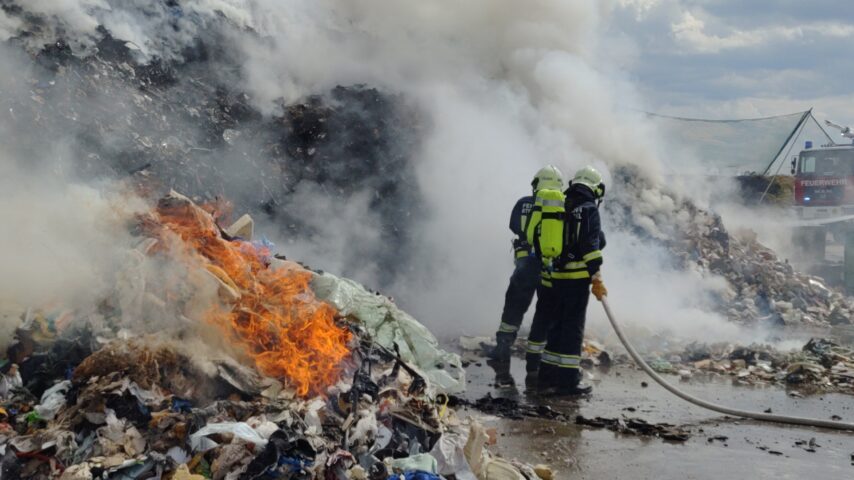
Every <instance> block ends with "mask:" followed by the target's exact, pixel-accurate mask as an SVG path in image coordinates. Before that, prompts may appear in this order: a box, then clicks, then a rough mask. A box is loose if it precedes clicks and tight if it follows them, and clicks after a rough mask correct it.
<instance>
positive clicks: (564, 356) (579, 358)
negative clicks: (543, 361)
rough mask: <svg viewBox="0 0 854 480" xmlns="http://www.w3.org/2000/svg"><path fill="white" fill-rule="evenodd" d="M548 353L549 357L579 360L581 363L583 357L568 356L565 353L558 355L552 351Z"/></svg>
mask: <svg viewBox="0 0 854 480" xmlns="http://www.w3.org/2000/svg"><path fill="white" fill-rule="evenodd" d="M547 353H548V354H549V355H553V356H555V357H561V358H575V359H578V360H579V361H580V360H581V355H567V354H565V353H556V352H552V351H551V350H550V351H548V352H547Z"/></svg>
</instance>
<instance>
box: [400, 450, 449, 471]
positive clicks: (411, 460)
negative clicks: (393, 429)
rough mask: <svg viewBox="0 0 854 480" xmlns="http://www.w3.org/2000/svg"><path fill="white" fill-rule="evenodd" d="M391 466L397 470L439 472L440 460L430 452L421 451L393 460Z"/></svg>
mask: <svg viewBox="0 0 854 480" xmlns="http://www.w3.org/2000/svg"><path fill="white" fill-rule="evenodd" d="M391 467H392V468H393V469H395V470H400V471H403V472H408V471H410V470H414V471H419V472H430V473H438V468H439V467H438V462H437V461H436V459H435V458H434V457H433V455H430V454H429V453H419V454H418V455H412V456H410V457H406V458H397V459H394V460H392V462H391Z"/></svg>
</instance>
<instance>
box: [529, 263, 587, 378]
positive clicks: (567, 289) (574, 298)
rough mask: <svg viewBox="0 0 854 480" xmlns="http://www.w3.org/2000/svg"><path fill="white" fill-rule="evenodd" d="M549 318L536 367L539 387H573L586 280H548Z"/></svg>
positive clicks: (584, 311) (584, 312) (577, 373)
mask: <svg viewBox="0 0 854 480" xmlns="http://www.w3.org/2000/svg"><path fill="white" fill-rule="evenodd" d="M551 284H552V287H551V296H552V301H551V302H549V304H548V305H547V306H548V307H550V309H551V311H550V312H549V316H550V317H551V318H552V320H551V322H550V324H549V332H548V338H547V340H546V346H545V349H544V350H543V354H542V360H541V363H540V375H539V379H540V387H541V388H543V387H552V386H554V387H562V386H563V387H565V386H569V385H577V384H578V382H579V380H580V379H581V375H580V374H581V370H580V368H581V347H582V342H583V341H584V323H585V320H586V317H587V303H588V301H589V299H590V279H589V278H582V279H571V280H556V279H552V280H551ZM544 314H545V313H544Z"/></svg>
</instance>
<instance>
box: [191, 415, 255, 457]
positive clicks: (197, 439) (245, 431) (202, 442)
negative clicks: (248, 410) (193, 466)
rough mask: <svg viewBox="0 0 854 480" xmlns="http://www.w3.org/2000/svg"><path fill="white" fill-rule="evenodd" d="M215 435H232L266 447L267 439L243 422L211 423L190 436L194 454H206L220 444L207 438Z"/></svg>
mask: <svg viewBox="0 0 854 480" xmlns="http://www.w3.org/2000/svg"><path fill="white" fill-rule="evenodd" d="M214 433H230V434H232V435H234V436H235V437H238V438H240V439H242V440H245V441H247V442H249V443H254V444H255V445H258V446H261V447H263V446H266V445H267V439H265V438H264V437H262V436H261V435H260V434H259V433H258V432H256V431H255V430H254V429H253V428H252V427H250V426H249V425H247V424H246V423H243V422H223V423H209V424H207V425H206V426H204V427H203V428H202V429H201V430H199V431H197V432H196V433H194V434H192V435H190V447H191V448H192V449H193V451H194V452H206V451H208V450H210V449H212V448H214V447H217V446H218V445H219V444H218V443H216V442H214V441H213V440H211V439H209V438H207V436H208V435H212V434H214Z"/></svg>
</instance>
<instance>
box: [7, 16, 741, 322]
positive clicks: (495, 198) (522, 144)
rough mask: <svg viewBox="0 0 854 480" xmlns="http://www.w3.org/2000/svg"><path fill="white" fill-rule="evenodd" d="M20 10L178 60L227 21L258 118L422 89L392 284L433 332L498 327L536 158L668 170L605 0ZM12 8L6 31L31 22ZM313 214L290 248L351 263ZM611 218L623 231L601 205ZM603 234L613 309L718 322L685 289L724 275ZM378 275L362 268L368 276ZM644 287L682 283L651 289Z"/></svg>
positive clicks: (661, 205) (653, 208) (72, 38)
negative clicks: (410, 189)
mask: <svg viewBox="0 0 854 480" xmlns="http://www.w3.org/2000/svg"><path fill="white" fill-rule="evenodd" d="M26 5H27V6H26V8H28V9H30V10H31V11H33V12H39V13H43V14H46V15H49V16H51V17H52V18H55V19H56V20H57V21H56V22H55V23H52V24H51V25H52V26H53V30H52V31H48V32H47V33H46V34H45V35H46V37H44V38H49V39H58V38H59V36H60V33H62V38H63V39H65V40H66V41H69V43H70V44H71V45H72V46H73V47H75V46H76V47H77V48H79V49H80V51H81V52H84V53H82V54H85V52H86V51H87V49H89V50H91V47H92V45H93V44H94V40H95V39H97V38H98V35H99V34H98V32H97V28H96V27H97V26H98V25H104V27H106V28H107V30H109V31H110V32H112V33H113V35H114V36H116V37H118V38H121V39H122V40H127V41H130V42H132V44H133V45H134V46H135V48H138V49H139V52H140V55H141V56H142V57H143V58H155V57H159V58H165V59H172V58H181V51H182V49H183V48H186V47H187V46H189V45H192V42H193V39H194V38H195V37H196V36H197V35H198V34H199V32H201V31H203V30H204V29H205V28H206V26H208V25H210V24H211V23H212V22H215V21H217V20H216V19H220V18H227V19H229V20H230V21H231V22H232V24H233V25H235V26H236V27H237V28H234V29H228V31H227V32H226V33H227V35H229V39H230V40H231V41H232V42H233V43H234V45H236V46H237V48H238V49H239V50H240V51H241V52H242V55H243V59H244V60H243V61H244V63H243V65H242V70H243V72H242V73H243V78H244V81H245V85H243V87H244V88H245V89H246V90H247V91H248V92H249V93H250V94H251V97H252V98H253V100H254V101H255V102H256V106H257V107H258V108H259V109H260V110H261V111H262V112H265V113H270V112H273V111H275V110H276V108H277V105H279V103H278V101H279V100H280V99H284V101H285V102H292V101H296V100H299V99H301V98H303V97H304V96H305V95H308V94H316V93H323V92H325V91H327V90H328V89H329V88H331V87H334V86H336V85H352V84H360V83H364V84H367V85H370V86H376V87H379V88H382V89H385V90H387V91H391V92H395V93H402V94H403V95H404V96H405V97H406V98H408V99H411V100H413V101H415V102H417V103H418V105H419V107H420V109H421V110H423V111H424V112H426V114H427V117H428V126H427V128H426V129H425V130H426V135H427V137H426V138H425V139H424V141H423V144H422V149H421V151H419V152H416V155H415V156H414V157H415V161H416V162H417V175H418V181H419V184H420V186H421V190H422V193H423V195H424V196H425V197H426V203H427V205H426V209H425V211H424V212H421V213H422V214H423V216H422V218H421V219H420V220H421V221H420V222H418V223H416V227H415V228H416V232H415V234H416V238H417V241H416V242H415V243H416V245H417V248H416V249H415V251H401V252H399V255H400V257H401V264H404V263H408V262H412V264H414V266H415V268H414V269H413V270H412V272H411V274H410V276H409V277H408V279H407V280H406V281H403V282H401V283H400V284H399V285H396V286H395V287H394V288H393V292H390V293H395V294H396V296H397V297H398V299H399V300H400V301H401V303H402V304H403V306H404V307H407V308H410V309H411V310H412V311H413V313H414V314H416V316H417V317H419V318H420V319H421V320H422V321H423V322H424V323H426V324H427V325H428V326H431V327H434V329H436V330H437V331H438V332H440V333H457V332H458V331H459V330H460V329H464V330H466V331H467V332H468V333H480V334H487V333H489V332H491V331H492V330H493V329H494V328H495V327H496V326H497V324H498V318H499V314H500V310H501V306H502V302H503V293H504V289H505V288H506V284H507V279H508V278H509V275H510V273H511V271H512V259H511V254H510V248H509V240H510V236H511V235H510V232H509V230H508V229H507V224H508V219H509V218H508V217H509V214H510V209H511V207H512V206H513V204H514V203H515V202H516V200H517V199H518V198H519V197H520V196H522V195H525V194H528V192H529V188H530V187H529V185H530V181H531V177H532V175H533V174H534V172H535V171H536V170H537V169H538V168H539V167H540V166H543V165H545V164H550V163H551V164H556V165H558V166H559V167H560V168H561V169H562V170H563V171H564V172H565V174H566V175H571V173H572V172H574V171H575V170H576V169H578V168H580V167H582V166H584V165H586V164H592V165H594V166H595V167H597V168H599V169H601V170H602V171H603V173H604V174H605V176H606V180H607V181H609V182H610V170H611V169H612V168H613V167H616V166H619V165H639V166H641V167H642V171H644V172H645V173H646V174H648V175H650V176H652V177H654V178H657V175H658V171H659V158H661V152H659V151H658V149H657V145H658V142H657V141H656V135H655V132H654V130H653V129H652V128H651V127H650V126H649V125H647V124H646V123H645V122H644V119H643V117H642V116H641V115H639V114H636V113H633V112H635V111H636V110H634V109H635V108H637V107H640V106H642V105H641V100H640V99H639V98H638V95H637V93H636V91H635V90H634V88H633V86H632V85H631V83H630V82H629V81H628V80H627V79H626V77H625V75H623V74H622V73H621V72H620V70H619V67H618V66H617V64H616V60H617V59H624V58H625V56H626V53H625V52H623V51H617V52H613V51H611V49H612V47H613V45H611V44H608V43H606V42H604V40H606V39H605V38H604V37H603V36H602V35H603V33H602V32H604V31H605V30H606V27H607V22H608V14H609V12H610V10H611V8H612V6H613V2H602V1H596V0H580V1H573V2H567V1H560V0H539V1H535V2H518V1H511V0H498V1H496V0H472V1H468V2H463V3H460V2H455V1H451V0H424V1H420V2H399V1H394V0H350V1H341V0H313V1H308V0H288V1H282V0H254V1H249V0H245V1H239V0H219V1H215V0H188V1H184V2H181V9H180V10H176V9H175V8H173V7H166V6H165V4H161V3H159V2H158V3H152V2H143V1H141V0H136V1H132V2H117V1H107V0H89V1H86V0H77V1H69V0H66V1H59V2H54V1H46V0H38V1H33V2H32V3H29V2H28V3H27V4H26ZM4 18H5V17H0V32H3V35H6V36H8V35H10V34H11V33H10V29H15V28H21V27H20V26H18V25H16V24H15V22H14V21H9V19H6V20H4ZM248 29H251V30H252V31H254V32H255V33H252V32H249V31H247V30H248ZM72 32H74V33H76V35H75V34H71V33H72ZM38 46H39V47H40V46H41V45H38ZM629 54H630V53H629ZM311 193H312V192H311V191H310V190H302V191H300V193H298V194H299V195H301V197H300V198H303V199H304V203H305V205H306V212H315V213H313V214H316V215H318V216H319V217H321V218H322V215H323V212H324V211H326V210H329V209H328V208H326V207H325V206H327V205H329V199H328V198H325V199H318V196H313V195H311ZM320 196H321V197H322V195H320ZM636 201H637V202H638V203H639V205H640V207H641V208H638V211H641V212H646V215H645V217H644V219H642V220H641V221H640V223H644V222H646V226H648V227H649V229H650V230H651V231H655V230H656V229H657V227H658V223H659V222H668V221H669V220H670V219H668V218H667V215H668V213H669V212H672V211H673V208H672V206H671V205H669V204H667V202H668V201H672V199H670V200H668V197H666V196H662V195H660V194H657V193H656V192H650V193H649V195H648V197H647V196H644V197H641V198H637V199H636ZM366 205H367V202H364V203H360V202H358V201H357V202H354V203H353V204H351V205H349V206H348V207H347V208H346V209H343V211H344V212H345V213H346V215H343V217H344V218H349V220H350V221H349V222H347V223H345V224H339V225H338V226H339V227H340V226H341V225H351V224H356V225H358V226H359V228H357V230H358V233H357V234H355V235H357V236H358V237H360V238H367V239H370V238H372V237H371V235H372V231H371V229H372V226H373V225H375V223H374V218H373V217H372V216H371V215H370V213H369V212H362V210H364V209H365V208H367V207H366ZM338 211H339V212H340V211H342V209H338ZM330 215H331V213H330ZM335 218H338V217H335ZM316 223H317V224H316V225H315V226H316V227H317V230H318V232H319V234H318V235H317V236H315V237H314V238H313V239H312V241H311V242H310V243H302V244H298V245H294V246H292V251H293V252H295V253H296V254H298V255H304V256H305V257H306V258H303V259H304V260H306V261H307V262H308V263H310V264H312V265H315V264H319V265H321V266H323V265H330V264H333V265H334V264H337V263H339V262H340V264H341V265H346V264H347V262H348V261H349V260H348V258H347V257H348V256H358V255H359V253H360V252H348V251H347V246H348V241H347V239H348V238H352V236H351V235H352V234H353V233H352V232H350V231H349V230H348V231H347V232H341V231H339V230H336V229H335V226H334V224H332V225H330V222H326V223H324V222H323V221H322V220H320V219H319V220H318V221H317V222H316ZM605 224H606V228H607V227H611V228H614V227H615V225H614V224H613V223H609V219H608V218H605ZM611 238H612V240H611V241H610V242H609V246H608V247H607V249H606V251H605V266H604V269H603V272H604V275H605V278H606V282H609V283H610V282H612V280H610V279H613V283H611V285H612V298H613V303H614V306H615V308H616V310H617V311H618V312H620V311H633V310H635V315H634V316H633V317H632V318H631V319H629V320H630V321H639V322H648V323H651V322H653V320H655V321H657V322H661V323H668V326H678V327H680V328H682V329H683V330H684V331H685V333H689V331H693V332H696V333H697V335H698V336H699V335H700V334H701V332H703V334H707V333H708V332H710V331H711V327H712V326H713V325H719V326H722V325H723V323H722V320H721V319H720V318H719V317H717V316H716V315H713V314H708V313H702V312H701V311H700V310H699V308H700V307H698V305H702V302H699V303H692V302H690V301H687V300H686V299H690V298H694V297H698V296H699V297H702V296H703V292H708V291H710V290H712V291H714V290H715V289H716V288H719V287H720V285H718V284H716V283H715V282H714V281H710V280H709V279H705V278H700V277H699V276H697V275H692V274H675V273H673V272H672V269H670V268H669V267H667V266H662V262H660V261H658V260H660V259H661V253H660V252H650V251H648V250H647V249H648V248H649V247H648V246H646V245H645V244H642V243H637V242H631V241H630V240H631V238H632V237H631V236H627V235H620V234H617V235H613V236H612V237H611ZM396 247H397V246H395V245H388V246H387V248H389V249H395V248H396ZM285 253H289V252H288V251H287V249H286V251H285ZM290 256H292V257H293V255H290ZM329 257H331V258H332V260H330V259H329ZM637 258H647V259H648V260H646V261H643V262H640V261H635V259H637ZM327 268H329V267H327ZM381 275H382V272H365V277H364V278H376V276H381ZM650 285H657V286H658V287H659V289H661V290H662V291H664V290H670V291H672V292H675V295H671V296H670V297H667V298H669V299H670V300H664V301H660V302H658V301H654V300H653V299H651V297H652V296H653V291H652V290H651V287H650ZM674 286H678V288H670V287H674ZM677 297H678V298H677ZM636 307H638V308H637V309H636ZM590 309H591V310H595V309H596V307H595V306H592V305H591V307H590ZM451 326H453V331H451V330H450V329H440V327H451ZM721 328H722V330H727V329H728V327H725V326H722V327H721Z"/></svg>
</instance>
